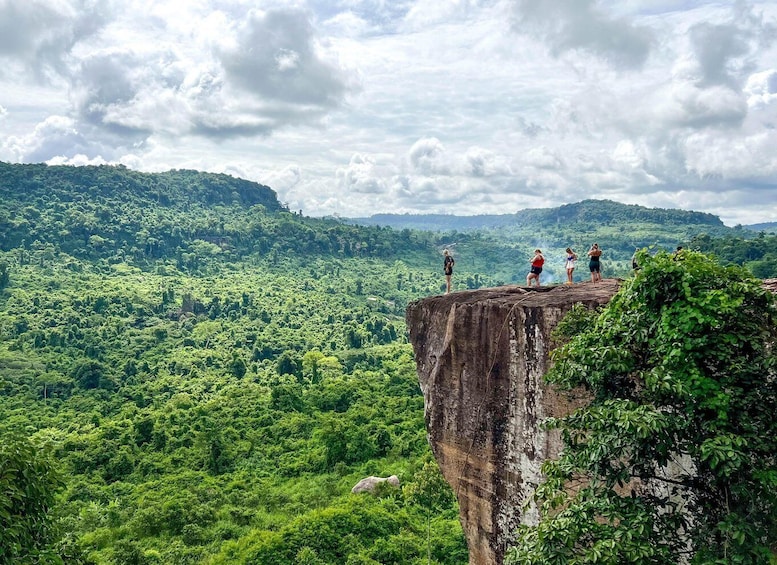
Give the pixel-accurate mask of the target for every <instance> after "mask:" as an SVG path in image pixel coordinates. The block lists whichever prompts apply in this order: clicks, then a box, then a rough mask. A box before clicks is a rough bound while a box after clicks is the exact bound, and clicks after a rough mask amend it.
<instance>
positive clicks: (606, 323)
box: [508, 251, 777, 565]
mask: <svg viewBox="0 0 777 565" xmlns="http://www.w3.org/2000/svg"><path fill="white" fill-rule="evenodd" d="M639 263H640V265H641V266H642V269H641V270H640V271H639V273H638V274H637V275H636V276H635V277H634V278H632V279H630V280H628V281H626V282H625V283H624V285H623V286H622V288H621V290H620V292H619V293H618V294H617V295H616V296H615V297H614V298H613V300H612V301H611V302H610V303H609V304H608V305H607V306H606V307H605V308H604V310H603V312H602V313H601V314H600V315H599V316H598V318H597V319H596V321H595V322H594V323H593V325H592V326H590V327H589V329H587V330H584V331H583V332H582V333H579V334H577V335H575V336H574V337H573V338H572V339H571V341H569V342H568V343H567V344H566V345H564V346H562V347H561V348H560V349H558V350H557V351H556V352H555V353H554V361H555V364H554V366H553V368H552V369H551V371H550V372H549V374H548V375H547V378H548V380H549V381H550V382H552V383H555V384H557V385H560V386H561V387H563V388H567V389H572V388H576V387H582V388H583V389H585V390H586V391H587V392H588V393H589V394H590V396H591V398H592V402H591V403H590V405H588V406H586V407H584V408H581V409H579V410H577V411H575V412H573V413H572V414H570V415H569V416H566V417H563V418H559V419H554V420H550V421H549V422H548V424H549V426H550V427H551V428H557V429H559V430H560V431H561V434H562V438H563V441H564V444H565V448H564V451H563V452H562V454H561V456H560V457H559V459H558V460H556V461H550V462H547V463H546V464H545V466H544V472H545V475H546V477H547V480H546V481H545V482H544V483H543V484H542V485H541V486H540V487H539V488H538V489H537V491H536V499H537V501H538V503H539V505H540V510H541V514H542V518H541V520H540V523H539V524H538V525H537V526H525V527H523V528H521V530H520V531H519V535H518V540H517V544H516V546H515V547H514V548H513V549H512V550H511V551H510V552H509V557H508V561H509V562H510V563H527V564H528V563H565V564H576V563H609V564H613V565H614V564H622V563H666V564H669V563H678V562H685V561H687V562H690V563H752V564H756V563H767V562H769V560H770V559H774V553H773V552H774V548H775V542H776V541H777V489H775V486H777V483H776V482H775V481H777V421H776V420H775V419H774V414H775V412H777V373H776V372H775V355H774V351H773V346H774V343H775V337H776V335H777V334H776V332H777V327H776V326H775V313H776V312H775V300H774V297H773V296H772V295H771V294H770V293H769V292H767V291H766V290H764V289H763V288H762V286H761V284H760V282H759V281H757V280H755V279H752V278H750V276H748V275H747V273H746V272H745V271H743V270H742V269H740V268H735V267H721V266H720V265H719V264H717V263H716V262H714V261H713V260H711V259H710V258H708V257H707V256H705V255H702V254H699V253H694V252H686V251H683V252H681V253H680V254H677V255H670V254H668V253H664V252H662V253H659V254H657V255H656V256H655V257H649V256H648V255H647V254H646V253H642V254H640V256H639ZM572 327H574V326H572Z"/></svg>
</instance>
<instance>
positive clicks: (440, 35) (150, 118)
mask: <svg viewBox="0 0 777 565" xmlns="http://www.w3.org/2000/svg"><path fill="white" fill-rule="evenodd" d="M0 160H2V161H7V162H15V163H37V162H46V163H50V164H74V165H78V164H100V163H111V164H114V163H122V164H124V165H126V166H127V167H130V168H133V169H138V170H142V171H163V170H168V169H182V168H187V169H199V170H206V171H213V172H223V173H227V174H231V175H234V176H239V177H243V178H248V179H251V180H255V181H258V182H261V183H263V184H267V185H269V186H271V187H272V188H273V189H275V190H276V191H277V192H278V195H279V198H280V199H281V201H283V202H286V203H287V204H288V205H289V206H290V207H291V208H292V209H294V210H299V209H301V210H303V212H304V213H305V214H306V215H312V216H321V215H330V214H339V215H340V216H350V217H354V216H365V215H370V214H373V213H379V212H399V213H403V212H415V213H428V212H435V213H440V212H441V213H450V214H457V215H467V214H478V213H507V212H515V211H517V210H521V209H525V208H537V207H554V206H558V205H561V204H565V203H569V202H577V201H579V200H582V199H585V198H608V199H612V200H616V201H620V202H624V203H629V204H642V205H645V206H650V207H666V208H683V209H691V210H699V211H705V212H711V213H714V214H717V215H719V216H720V217H721V218H722V219H723V221H724V222H725V223H726V224H728V225H735V224H737V223H742V224H749V223H756V222H764V221H777V2H775V0H768V1H759V0H754V1H742V2H736V1H730V2H727V1H722V0H721V1H717V2H713V1H705V0H682V1H681V0H617V1H616V0H600V1H596V0H308V1H296V0H288V1H277V0H252V1H246V0H177V1H173V0H170V1H165V0H0Z"/></svg>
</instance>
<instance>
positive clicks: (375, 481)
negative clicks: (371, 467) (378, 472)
mask: <svg viewBox="0 0 777 565" xmlns="http://www.w3.org/2000/svg"><path fill="white" fill-rule="evenodd" d="M383 483H388V484H390V485H391V486H393V487H396V488H399V477H397V476H396V475H391V476H390V477H365V478H364V479H362V480H361V481H359V482H358V483H356V485H355V486H354V487H353V488H352V489H351V492H352V493H354V494H358V493H360V492H375V489H376V488H378V485H381V484H383Z"/></svg>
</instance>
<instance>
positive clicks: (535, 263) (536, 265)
mask: <svg viewBox="0 0 777 565" xmlns="http://www.w3.org/2000/svg"><path fill="white" fill-rule="evenodd" d="M544 264H545V257H543V256H542V251H540V250H539V249H535V250H534V257H532V259H531V270H530V271H529V274H528V275H526V286H531V281H532V280H535V281H537V286H540V273H541V272H542V266H543V265H544Z"/></svg>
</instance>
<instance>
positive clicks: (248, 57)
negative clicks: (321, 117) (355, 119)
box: [220, 10, 346, 108]
mask: <svg viewBox="0 0 777 565" xmlns="http://www.w3.org/2000/svg"><path fill="white" fill-rule="evenodd" d="M220 58H221V62H222V64H223V66H224V69H225V70H226V78H227V80H229V81H231V82H233V83H234V84H235V85H237V86H238V87H240V88H242V89H244V90H245V91H247V92H249V93H251V94H252V95H254V96H259V97H261V98H263V99H266V100H272V101H275V102H276V103H278V104H284V105H285V104H305V105H311V106H315V107H318V108H328V107H334V106H337V105H338V104H339V103H340V101H341V100H342V98H343V96H344V95H345V93H346V79H345V77H344V76H343V74H342V72H341V71H340V69H338V68H337V67H336V66H335V65H334V64H332V63H329V62H327V61H326V60H324V58H322V57H321V55H320V53H318V52H317V50H316V46H315V42H314V31H313V28H312V26H311V23H310V21H309V19H308V16H307V15H306V14H305V13H304V12H302V11H299V10H286V11H281V10H272V11H268V12H258V11H252V12H250V13H249V14H248V15H247V17H246V18H245V19H244V20H243V21H242V22H240V24H239V26H238V27H237V30H236V38H235V45H234V46H230V47H227V48H223V49H222V51H221V53H220Z"/></svg>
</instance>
